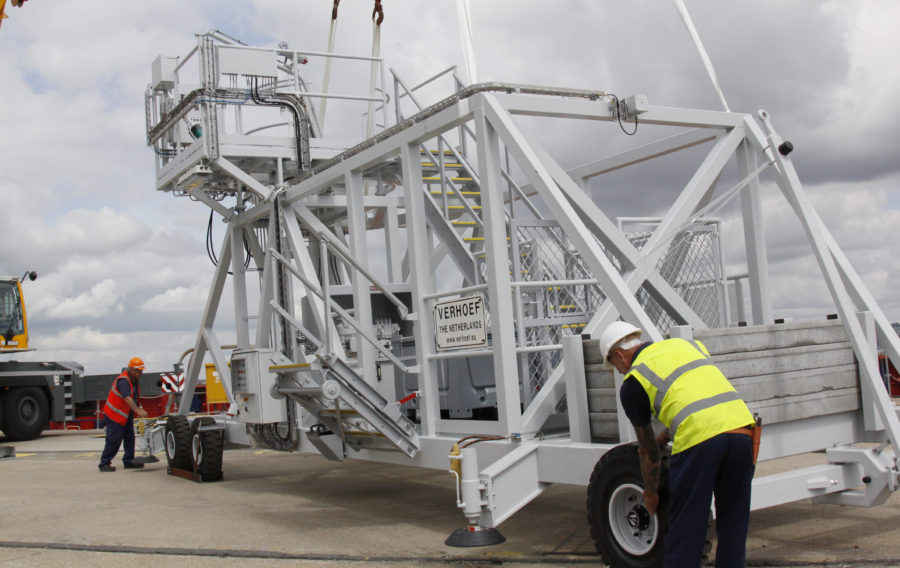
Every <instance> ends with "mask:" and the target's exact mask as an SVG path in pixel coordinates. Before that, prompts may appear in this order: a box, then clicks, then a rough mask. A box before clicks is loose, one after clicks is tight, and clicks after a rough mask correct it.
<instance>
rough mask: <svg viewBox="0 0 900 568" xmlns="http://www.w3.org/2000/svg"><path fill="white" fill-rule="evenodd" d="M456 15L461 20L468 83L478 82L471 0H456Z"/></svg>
mask: <svg viewBox="0 0 900 568" xmlns="http://www.w3.org/2000/svg"><path fill="white" fill-rule="evenodd" d="M456 15H457V19H458V20H459V40H460V43H461V44H462V49H463V57H464V58H465V63H466V75H468V78H469V82H468V85H473V84H475V83H477V82H478V69H477V68H476V65H475V43H474V41H473V40H472V7H471V6H470V5H469V0H456Z"/></svg>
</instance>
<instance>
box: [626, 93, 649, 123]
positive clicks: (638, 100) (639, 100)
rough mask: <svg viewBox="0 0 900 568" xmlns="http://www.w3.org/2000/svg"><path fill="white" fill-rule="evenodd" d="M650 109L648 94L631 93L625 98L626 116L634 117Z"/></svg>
mask: <svg viewBox="0 0 900 568" xmlns="http://www.w3.org/2000/svg"><path fill="white" fill-rule="evenodd" d="M648 110H650V102H649V101H647V95H631V96H630V97H628V98H626V99H625V117H626V118H633V117H635V116H637V115H639V114H644V113H645V112H647V111H648Z"/></svg>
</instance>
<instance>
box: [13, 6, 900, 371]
mask: <svg viewBox="0 0 900 568" xmlns="http://www.w3.org/2000/svg"><path fill="white" fill-rule="evenodd" d="M687 4H688V8H689V9H690V11H691V13H692V15H693V17H694V19H695V22H696V23H697V27H698V29H699V31H700V34H701V36H702V37H703V39H704V42H705V44H706V47H707V49H708V51H709V52H710V56H711V58H712V60H713V63H714V65H715V66H716V69H717V71H718V73H719V78H720V81H721V82H722V88H723V89H724V91H725V95H726V97H727V98H728V100H729V102H730V103H731V106H732V108H735V109H738V110H742V111H750V112H753V111H755V110H756V109H757V108H761V107H765V108H767V109H768V110H769V111H770V113H771V115H772V117H773V120H774V122H775V125H776V127H777V128H778V129H779V132H780V133H781V134H782V135H783V136H784V137H785V138H787V139H790V140H792V141H793V142H794V143H795V146H796V148H797V149H796V150H795V152H794V154H793V158H794V161H795V163H796V165H797V168H798V171H799V173H800V176H801V179H802V180H803V181H804V183H806V184H807V186H806V187H807V190H808V191H809V193H810V195H811V196H812V198H813V200H814V202H815V204H816V205H817V206H818V207H820V209H819V211H820V213H821V215H822V217H823V218H824V220H825V223H826V225H828V227H829V228H830V229H831V230H832V232H833V233H834V235H835V238H836V239H837V241H838V242H839V243H840V244H841V245H842V246H843V247H845V248H846V250H847V254H848V256H849V257H850V258H851V261H852V262H853V263H854V266H856V267H857V269H858V270H859V272H860V274H861V276H862V278H863V280H864V281H865V282H866V284H867V285H868V286H869V287H870V289H871V291H872V293H873V294H874V295H875V296H876V298H877V299H878V300H879V301H880V302H881V303H882V306H883V307H884V309H885V310H886V311H887V313H888V316H889V317H890V318H891V319H894V320H896V319H900V292H897V291H895V289H894V288H895V287H894V286H893V285H892V283H893V282H896V280H897V278H898V277H900V267H898V265H897V262H898V259H900V254H898V246H900V245H898V244H897V243H898V242H900V235H898V234H897V233H898V229H897V228H898V227H900V222H898V221H900V219H898V215H900V212H898V208H900V197H898V190H897V188H898V185H900V163H898V162H897V160H896V153H897V149H898V145H900V140H898V138H897V135H896V132H898V129H897V127H898V124H897V123H898V121H900V119H898V118H897V117H898V116H900V113H898V112H897V110H898V108H897V107H898V105H900V99H897V97H895V96H894V93H896V92H897V91H898V88H900V67H898V66H897V65H895V64H894V62H893V59H892V58H893V57H894V55H895V54H896V53H897V52H898V51H900V39H898V37H897V35H896V34H895V33H894V31H893V27H892V25H891V24H892V22H894V21H897V19H898V17H900V13H898V12H900V7H898V6H896V5H895V3H892V2H887V1H884V0H867V1H860V2H857V1H851V0H840V1H830V2H824V3H823V2H820V1H818V0H797V1H796V2H791V3H784V2H779V1H777V0H760V1H756V0H753V1H751V0H736V1H734V2H730V3H727V4H725V3H722V2H721V1H720V0H688V2H687ZM331 6H332V3H331V2H328V1H327V0H304V1H303V2H296V1H293V0H252V1H249V2H237V1H225V2H222V1H215V2H214V1H212V0H197V1H192V2H183V1H177V0H160V1H159V2H155V3H135V2H108V1H105V2H104V1H101V0H83V1H81V2H77V3H71V2H29V3H27V4H26V5H25V6H24V7H23V8H21V9H15V10H13V11H12V12H11V17H10V19H8V20H6V21H5V22H4V24H3V28H2V30H0V48H6V49H4V53H6V54H9V56H8V57H2V58H0V77H2V84H3V95H4V101H6V103H5V104H3V105H0V195H3V207H0V227H2V228H3V230H4V234H6V235H13V236H14V237H12V238H11V242H14V246H11V247H8V248H7V250H5V251H4V255H3V257H2V258H0V273H8V274H16V275H18V274H21V273H22V272H24V270H26V269H34V270H37V271H38V272H39V274H40V277H39V279H38V280H37V281H36V282H33V283H28V284H27V285H26V289H25V294H26V298H27V302H28V306H29V312H28V314H29V318H30V319H31V324H32V330H33V331H34V332H45V334H44V335H42V336H37V335H36V336H35V337H34V343H35V344H36V345H38V346H39V347H40V348H41V351H38V352H36V353H35V354H33V356H34V357H37V358H41V357H45V358H52V357H56V358H67V359H72V360H76V361H80V362H83V363H85V364H86V366H88V367H89V369H90V372H95V373H103V372H113V371H116V370H118V368H119V367H121V365H123V364H124V362H125V361H127V358H128V357H130V356H132V355H133V354H142V356H144V357H145V359H146V360H147V361H148V364H149V365H150V366H151V368H152V369H163V368H168V365H169V364H170V363H171V362H173V360H174V359H175V358H176V357H177V356H178V355H179V354H180V353H181V352H182V351H183V350H184V349H185V348H187V347H189V346H192V345H193V342H194V337H195V333H196V331H195V329H196V324H197V322H198V321H199V319H200V315H201V313H202V310H203V306H204V303H205V298H206V293H207V290H208V287H209V283H210V278H211V274H212V267H211V264H210V263H209V261H208V260H207V259H206V258H205V250H204V243H203V241H204V232H205V229H206V221H207V216H208V209H207V208H206V207H205V206H204V205H202V204H198V203H195V202H191V201H189V200H187V199H175V198H172V197H171V196H170V195H165V194H161V193H159V192H156V191H155V189H154V187H155V186H154V175H155V174H154V157H153V154H152V152H151V150H149V149H148V148H147V147H146V144H145V131H144V127H145V124H144V121H145V118H144V90H145V88H146V86H147V84H148V83H149V80H150V63H151V62H152V61H153V59H154V58H155V57H156V56H157V55H158V54H161V53H166V54H184V53H186V52H187V50H189V49H190V48H191V46H193V45H195V43H196V39H195V37H194V34H195V33H202V32H204V31H206V30H208V29H216V28H218V29H221V30H223V31H225V32H227V33H229V34H231V35H233V36H235V37H238V38H240V39H243V40H245V41H247V42H248V43H251V44H256V45H267V46H273V45H275V44H277V42H278V41H280V40H286V41H288V42H289V43H290V44H291V46H292V47H296V48H305V49H310V50H316V51H321V50H324V49H325V42H326V38H327V34H328V23H329V16H330V11H331ZM384 9H385V16H386V19H385V23H384V26H383V30H382V53H383V55H384V56H385V58H386V59H387V63H388V66H389V67H391V68H395V69H396V70H397V71H398V72H399V74H400V76H401V77H402V78H404V79H405V80H407V81H408V82H411V83H415V82H417V81H420V80H422V79H425V78H427V77H428V76H430V75H431V74H432V73H434V72H435V71H437V70H440V69H443V68H445V67H446V66H448V65H452V64H457V65H459V66H460V68H462V50H461V48H460V46H459V42H458V33H457V30H456V21H455V18H456V11H455V6H454V3H453V2H452V1H451V0H437V1H435V2H431V3H427V4H423V3H422V2H421V1H420V0H391V2H386V3H385V6H384ZM370 16H371V2H360V1H355V2H354V1H348V2H344V3H343V4H342V5H341V6H340V20H339V28H338V36H337V42H336V46H337V47H336V49H337V51H338V52H341V53H356V54H363V55H366V54H368V53H369V52H370V49H371V29H372V28H371V20H370ZM110 21H112V22H115V24H114V25H112V26H110V25H109V22H110ZM473 25H474V33H475V44H476V57H477V60H478V67H479V72H480V79H481V80H483V81H519V82H528V83H537V84H549V85H557V86H570V87H576V88H591V89H604V90H607V91H610V92H615V93H619V94H626V95H627V94H633V93H636V92H640V93H646V94H648V96H650V102H651V104H661V105H668V106H679V105H683V106H691V107H701V108H717V101H716V99H715V95H714V93H713V91H712V88H711V87H710V85H709V82H708V79H707V78H706V76H705V73H704V71H703V68H702V64H701V63H700V61H699V58H698V57H697V54H696V52H695V51H694V48H693V46H692V45H691V43H690V40H689V38H688V36H687V34H686V33H685V31H684V29H683V26H682V24H681V22H680V21H679V20H678V18H677V15H676V14H675V11H674V10H673V9H672V7H671V6H670V5H669V4H668V3H665V2H663V3H659V2H656V1H650V0H643V1H635V2H614V1H609V2H596V1H591V0H569V1H568V2H566V3H565V4H563V3H547V2H539V1H538V0H491V1H490V2H477V3H474V5H473ZM305 73H306V77H307V79H308V80H309V81H310V82H311V84H312V85H313V89H314V90H315V89H316V88H318V87H320V86H321V80H322V66H321V63H320V62H316V61H315V60H311V61H310V63H309V65H308V66H307V67H306V69H305ZM354 74H356V76H354ZM360 74H362V75H363V80H362V81H361V82H360V81H359V75H360ZM387 76H388V79H389V80H390V74H389V73H388V74H387ZM360 83H362V89H360ZM367 85H368V68H367V66H366V65H364V64H363V65H362V67H359V66H353V65H347V66H342V68H341V69H340V70H338V68H337V66H336V68H335V75H334V77H333V79H332V87H333V89H335V90H340V89H344V90H345V91H352V92H357V93H358V92H360V90H362V91H365V90H366V89H367ZM442 89H443V90H442V92H441V93H440V94H439V93H437V92H435V93H432V94H431V96H432V97H438V96H441V95H443V94H447V93H448V92H449V90H450V87H449V85H445V86H442ZM432 100H433V99H432ZM359 112H360V106H359V105H358V104H355V105H354V104H347V105H344V106H342V105H339V104H336V103H335V104H330V106H329V118H328V120H329V122H330V123H331V124H333V125H336V126H339V127H340V128H342V129H345V130H347V131H348V132H349V131H350V130H351V129H352V130H353V131H354V132H357V131H358V129H359V126H360V124H361V120H360V114H359ZM342 114H343V116H342ZM538 129H539V130H538V131H539V132H540V133H541V134H542V135H546V134H552V137H551V138H550V140H552V144H550V145H548V147H550V148H551V149H552V151H553V153H554V154H555V155H557V156H559V157H560V161H561V162H563V163H566V164H570V165H574V163H581V162H583V161H586V160H588V159H593V158H596V157H598V155H602V152H604V151H606V150H608V149H609V148H610V147H615V145H616V144H619V143H620V142H621V136H620V135H619V133H618V132H617V131H616V133H615V135H614V136H610V135H609V134H608V131H605V130H604V131H601V130H600V129H593V128H591V129H586V128H572V126H571V125H569V124H566V123H557V124H553V125H551V126H546V125H544V124H540V125H538ZM612 130H613V131H614V129H612ZM642 132H643V131H642ZM573 162H574V163H573ZM666 166H667V169H665V171H662V172H654V173H652V174H651V175H649V176H648V177H647V178H645V179H641V180H638V181H635V180H633V179H626V178H625V177H624V176H623V177H621V178H618V177H615V176H613V177H612V180H613V185H614V186H615V185H621V186H622V187H623V188H625V189H627V191H625V190H623V191H622V192H621V194H618V193H616V194H615V195H617V196H619V195H621V196H622V197H621V199H618V200H617V202H616V203H615V208H616V211H618V209H619V208H621V210H622V212H623V214H626V213H627V212H628V211H629V210H630V209H641V208H644V209H653V208H656V209H658V208H659V206H660V204H661V203H666V202H668V201H671V200H672V199H674V193H673V192H674V191H675V190H676V189H677V188H680V187H681V186H682V185H683V183H684V181H685V180H686V179H687V177H688V176H689V175H690V172H688V171H687V170H685V169H683V168H682V169H677V168H673V169H668V166H669V163H668V162H666ZM644 182H646V185H641V184H642V183H644ZM723 185H727V183H726V182H725V181H724V180H723ZM636 188H637V189H640V191H637V190H636ZM636 196H640V197H636ZM602 206H603V207H604V208H607V207H608V205H607V204H606V203H604V204H602ZM766 206H767V213H766V215H767V227H768V231H769V233H768V240H769V242H770V243H771V244H772V245H773V246H772V250H771V251H770V258H771V262H772V273H773V291H774V292H775V294H776V295H777V297H778V300H777V303H776V306H777V307H778V309H779V310H781V311H783V312H784V313H788V312H789V313H792V314H793V313H796V314H800V313H809V314H811V315H812V314H813V313H816V317H819V316H818V313H817V312H818V311H820V310H825V309H827V303H828V302H827V293H826V292H825V291H824V289H823V288H822V287H821V284H816V283H815V274H816V273H817V267H816V265H815V262H813V261H811V257H810V256H809V252H808V250H807V249H806V248H805V247H804V246H800V245H799V244H798V238H799V237H800V236H801V235H800V233H799V231H797V229H796V222H795V221H793V220H792V215H791V214H789V212H787V211H785V206H784V205H783V204H776V203H775V201H774V200H773V201H772V203H771V205H770V202H769V199H768V198H767V200H766ZM642 213H643V211H642ZM736 226H737V225H736ZM214 229H215V234H216V248H217V249H218V247H219V246H220V242H219V241H220V240H221V237H222V234H223V227H222V225H221V224H216V225H215V228H214ZM730 246H731V245H730ZM735 269H736V270H738V269H740V267H739V266H735ZM798 290H802V291H803V292H802V293H798ZM227 295H228V292H227V291H226V297H224V298H223V300H222V306H223V310H222V312H223V313H222V314H220V316H219V322H220V324H221V325H220V328H221V329H218V330H217V331H218V332H219V333H220V334H221V336H222V342H223V343H226V342H228V341H229V340H230V338H229V337H227V336H228V335H229V334H230V333H231V332H230V329H229V327H228V326H229V321H230V318H231V316H230V315H229V314H227V312H228V311H229V308H230V298H229V297H228V296H227ZM85 320H89V326H90V327H85Z"/></svg>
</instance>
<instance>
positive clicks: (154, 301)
mask: <svg viewBox="0 0 900 568" xmlns="http://www.w3.org/2000/svg"><path fill="white" fill-rule="evenodd" d="M208 291H209V288H208V286H203V285H202V284H196V285H194V286H191V287H185V286H177V287H175V288H171V289H169V290H166V291H165V292H163V293H162V294H157V295H156V296H153V297H151V298H149V299H147V300H146V301H145V302H144V303H143V304H141V311H144V312H185V311H187V312H192V313H195V312H196V311H197V307H198V306H203V305H204V304H205V303H206V295H207V292H208Z"/></svg>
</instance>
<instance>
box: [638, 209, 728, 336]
mask: <svg viewBox="0 0 900 568" xmlns="http://www.w3.org/2000/svg"><path fill="white" fill-rule="evenodd" d="M652 234H653V233H652V232H651V231H632V232H626V233H625V236H626V237H628V239H629V240H630V241H631V242H632V244H633V245H634V246H635V247H636V248H637V249H639V250H640V249H643V247H644V245H645V244H646V243H647V241H648V240H649V239H650V237H651V236H652ZM719 251H720V246H719V231H718V225H717V224H716V223H714V222H706V223H695V224H693V225H691V226H689V227H687V228H686V229H685V230H683V231H682V232H680V233H678V234H677V235H676V236H675V238H673V239H672V242H671V244H670V245H669V247H668V248H667V249H666V252H665V254H664V255H663V256H662V258H661V259H660V260H659V262H657V264H656V270H657V272H659V274H660V276H662V278H663V279H664V280H665V281H666V282H668V283H669V284H670V285H671V286H672V288H674V289H675V291H676V292H677V293H678V295H679V296H681V298H682V299H683V300H684V301H685V303H687V305H688V306H690V307H691V309H693V310H694V312H696V314H697V315H698V316H699V317H700V319H701V320H703V322H704V323H705V324H706V325H707V326H708V327H720V326H722V325H724V323H725V321H724V309H723V307H724V306H723V302H724V296H723V287H722V282H723V280H724V267H723V266H722V259H721V255H720V252H719ZM637 297H638V300H639V301H640V302H641V305H642V306H643V307H644V309H645V310H646V311H647V314H648V315H649V316H650V318H651V319H653V320H654V322H656V325H657V327H658V328H659V329H660V330H661V331H662V330H666V329H669V328H670V327H672V326H673V325H675V324H676V322H675V320H674V319H673V318H672V316H671V315H669V314H668V313H666V311H665V310H664V309H663V308H662V307H661V306H660V305H659V303H658V302H657V301H656V300H655V299H654V298H653V297H652V296H651V295H650V294H649V292H648V291H647V290H646V289H645V288H644V287H642V288H641V289H640V290H639V291H638V294H637Z"/></svg>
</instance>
